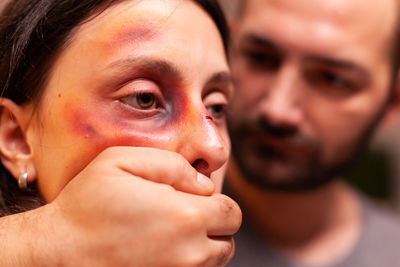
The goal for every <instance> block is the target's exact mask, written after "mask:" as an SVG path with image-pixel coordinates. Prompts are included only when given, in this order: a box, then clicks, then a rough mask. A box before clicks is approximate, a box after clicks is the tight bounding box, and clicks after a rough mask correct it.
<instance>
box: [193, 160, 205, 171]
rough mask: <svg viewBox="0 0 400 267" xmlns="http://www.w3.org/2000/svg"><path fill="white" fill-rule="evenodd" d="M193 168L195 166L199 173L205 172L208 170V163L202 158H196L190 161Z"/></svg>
mask: <svg viewBox="0 0 400 267" xmlns="http://www.w3.org/2000/svg"><path fill="white" fill-rule="evenodd" d="M192 166H193V168H195V169H196V170H197V171H198V172H200V173H205V172H206V171H207V170H208V167H209V166H208V163H207V161H205V160H204V159H196V160H195V161H194V162H193V163H192Z"/></svg>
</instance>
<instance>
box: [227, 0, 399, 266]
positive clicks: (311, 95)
mask: <svg viewBox="0 0 400 267" xmlns="http://www.w3.org/2000/svg"><path fill="white" fill-rule="evenodd" d="M306 2H307V3H306ZM395 10H397V4H396V2H395V1H391V0H388V1H375V0H371V1H361V0H360V1H359V0H352V1H336V0H335V1H334V0H332V1H317V0H312V1H290V0H282V1H281V0H279V1H275V0H268V1H267V0H251V1H246V7H245V11H244V13H243V14H242V17H241V18H239V19H237V20H236V21H235V22H233V24H232V25H233V48H232V54H231V63H232V74H233V76H234V77H235V79H236V81H237V85H238V86H237V94H236V95H235V99H234V101H233V105H232V108H231V113H229V114H230V118H231V120H230V125H229V126H230V131H231V136H232V144H233V155H234V160H235V161H236V162H237V164H232V165H231V167H230V171H229V174H228V181H227V182H228V186H229V188H230V191H231V192H232V195H234V196H235V197H236V199H237V200H238V201H239V203H240V205H241V207H242V209H243V211H244V213H245V214H246V216H247V218H248V219H249V221H250V222H251V223H252V224H253V225H254V226H255V227H256V229H257V231H258V233H259V234H260V235H261V236H263V237H264V238H265V240H267V241H268V243H269V244H272V245H273V246H274V247H276V248H277V249H278V250H279V251H281V253H283V254H284V255H286V256H287V257H288V258H289V259H291V260H294V261H296V262H300V263H304V264H312V265H313V264H320V265H329V264H331V263H333V262H336V261H337V260H338V259H341V258H342V257H344V256H346V255H348V253H349V251H351V250H352V248H353V247H354V245H355V244H356V243H357V241H358V238H359V235H360V229H361V227H362V222H361V214H360V204H359V202H358V199H357V197H356V196H355V195H354V193H353V192H352V190H351V189H350V188H348V186H347V185H345V184H343V183H342V182H341V181H340V180H334V181H331V182H328V181H325V180H327V179H330V178H333V177H332V175H337V174H339V173H338V172H337V171H338V170H340V168H341V167H343V166H344V165H345V164H346V163H348V162H349V161H350V160H351V159H352V158H353V157H354V156H355V155H356V153H357V151H358V150H359V148H360V147H362V146H363V145H364V143H365V142H366V139H368V137H369V135H370V132H371V130H372V129H373V128H376V126H377V124H378V122H380V123H382V124H383V123H385V122H387V121H388V120H389V118H390V117H391V116H393V114H394V112H395V111H396V109H397V102H398V101H397V99H398V91H397V86H398V82H397V81H395V84H394V90H395V91H394V94H393V95H390V93H389V92H390V87H391V78H392V72H391V66H390V64H391V62H390V61H389V60H388V59H389V58H390V52H391V45H392V42H393V40H392V36H393V32H394V25H395V23H396V22H397V13H396V12H395ZM357 14H360V15H357ZM361 14H362V15H361ZM365 18H368V19H367V20H366V19H365ZM243 110H246V112H243ZM266 129H272V130H266ZM260 148H262V149H260ZM274 189H279V190H277V191H274ZM305 189H307V190H305ZM288 190H289V191H288ZM292 190H296V192H293V191H292ZM304 218H307V220H304Z"/></svg>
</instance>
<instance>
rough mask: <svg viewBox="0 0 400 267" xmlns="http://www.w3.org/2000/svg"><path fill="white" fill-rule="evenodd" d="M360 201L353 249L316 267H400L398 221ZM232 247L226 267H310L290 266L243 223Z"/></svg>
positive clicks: (302, 266) (289, 261)
mask: <svg viewBox="0 0 400 267" xmlns="http://www.w3.org/2000/svg"><path fill="white" fill-rule="evenodd" d="M360 201H361V203H362V208H363V229H362V234H361V236H360V239H359V241H358V243H357V245H356V246H355V247H354V248H353V250H352V251H351V253H349V255H348V256H347V257H346V258H344V259H342V260H341V261H339V262H337V263H334V264H331V265H327V266H326V265H325V266H318V267H399V266H400V221H399V219H398V218H397V217H396V216H394V215H393V214H391V213H390V212H388V211H386V210H383V209H382V208H380V207H377V206H376V204H374V203H372V202H371V201H369V200H367V199H365V198H363V197H360ZM235 243H236V253H235V256H234V257H233V259H232V261H231V262H230V263H229V264H228V265H227V266H228V267H239V266H240V267H246V266H249V267H259V266H268V267H310V266H306V265H302V264H298V263H295V262H292V261H291V260H290V259H288V258H286V257H284V256H283V255H282V254H280V253H279V252H277V251H276V250H274V249H273V248H272V247H270V246H269V245H268V244H267V243H266V242H265V241H264V240H263V239H261V237H260V236H259V235H257V233H255V232H254V231H253V230H252V229H251V228H250V227H249V225H248V224H247V223H246V222H244V224H243V225H242V227H241V229H240V231H239V232H238V233H237V234H236V235H235ZM313 267H316V266H313Z"/></svg>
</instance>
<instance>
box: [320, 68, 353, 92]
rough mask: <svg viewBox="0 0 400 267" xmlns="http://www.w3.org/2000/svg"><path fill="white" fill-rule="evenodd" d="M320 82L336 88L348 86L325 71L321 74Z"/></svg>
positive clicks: (339, 78) (343, 80) (345, 82)
mask: <svg viewBox="0 0 400 267" xmlns="http://www.w3.org/2000/svg"><path fill="white" fill-rule="evenodd" d="M321 80H322V81H325V82H326V83H327V84H330V85H332V86H334V87H337V88H343V87H346V86H348V85H349V83H348V82H347V80H345V79H343V78H342V77H339V76H338V75H335V74H334V73H331V72H326V71H324V72H322V73H321Z"/></svg>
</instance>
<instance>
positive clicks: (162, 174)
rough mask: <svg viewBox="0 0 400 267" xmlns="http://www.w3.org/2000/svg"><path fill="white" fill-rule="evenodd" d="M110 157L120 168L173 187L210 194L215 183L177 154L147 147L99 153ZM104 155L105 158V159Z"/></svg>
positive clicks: (114, 148)
mask: <svg viewBox="0 0 400 267" xmlns="http://www.w3.org/2000/svg"><path fill="white" fill-rule="evenodd" d="M99 158H100V160H102V159H103V160H105V159H106V160H111V161H112V162H113V164H115V166H117V167H118V168H119V169H121V170H123V171H125V172H128V173H130V174H132V175H135V176H138V177H141V178H143V179H146V180H150V181H153V182H157V183H163V184H168V185H170V186H172V187H174V188H175V189H176V190H179V191H183V192H186V193H191V194H198V195H207V196H208V195H211V194H212V193H213V192H214V189H215V186H214V183H213V182H212V181H211V179H210V178H208V177H206V176H204V175H203V174H201V173H198V172H197V171H196V169H195V168H193V167H192V166H191V165H190V163H189V162H188V161H187V160H186V159H185V158H184V157H183V156H181V155H180V154H178V153H175V152H170V151H166V150H161V149H156V148H148V147H112V148H108V149H106V150H105V151H103V152H102V153H101V155H99ZM104 158H105V159H104Z"/></svg>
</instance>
